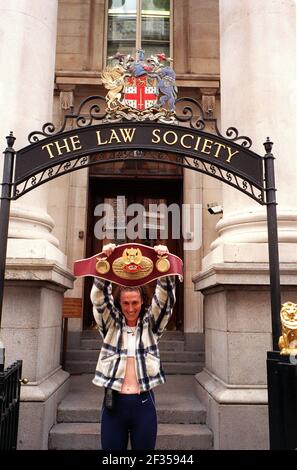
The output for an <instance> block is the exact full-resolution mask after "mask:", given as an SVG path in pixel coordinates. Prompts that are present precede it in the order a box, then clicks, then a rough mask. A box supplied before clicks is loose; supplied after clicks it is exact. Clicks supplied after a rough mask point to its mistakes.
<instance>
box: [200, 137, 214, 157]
mask: <svg viewBox="0 0 297 470" xmlns="http://www.w3.org/2000/svg"><path fill="white" fill-rule="evenodd" d="M208 142H210V145H209V143H208ZM212 144H213V140H210V139H205V141H204V143H203V147H202V149H201V153H206V154H207V155H209V154H210V151H211V146H212ZM205 149H209V152H206V151H205Z"/></svg>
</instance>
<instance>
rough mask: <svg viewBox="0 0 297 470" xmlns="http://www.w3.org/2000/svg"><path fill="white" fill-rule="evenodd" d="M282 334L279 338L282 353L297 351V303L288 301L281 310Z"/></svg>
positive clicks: (294, 352)
mask: <svg viewBox="0 0 297 470" xmlns="http://www.w3.org/2000/svg"><path fill="white" fill-rule="evenodd" d="M280 316H281V322H282V336H281V337H280V338H279V342H278V345H279V348H280V349H281V354H296V353H297V304H294V303H293V302H286V303H284V304H283V305H282V309H281V312H280Z"/></svg>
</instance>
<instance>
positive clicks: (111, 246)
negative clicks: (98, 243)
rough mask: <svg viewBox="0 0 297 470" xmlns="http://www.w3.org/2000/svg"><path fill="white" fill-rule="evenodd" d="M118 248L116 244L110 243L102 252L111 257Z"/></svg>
mask: <svg viewBox="0 0 297 470" xmlns="http://www.w3.org/2000/svg"><path fill="white" fill-rule="evenodd" d="M115 248H116V245H115V244H114V243H108V244H107V245H104V246H103V248H102V252H103V253H104V254H105V256H107V257H108V256H110V255H111V254H112V253H113V252H114V250H115Z"/></svg>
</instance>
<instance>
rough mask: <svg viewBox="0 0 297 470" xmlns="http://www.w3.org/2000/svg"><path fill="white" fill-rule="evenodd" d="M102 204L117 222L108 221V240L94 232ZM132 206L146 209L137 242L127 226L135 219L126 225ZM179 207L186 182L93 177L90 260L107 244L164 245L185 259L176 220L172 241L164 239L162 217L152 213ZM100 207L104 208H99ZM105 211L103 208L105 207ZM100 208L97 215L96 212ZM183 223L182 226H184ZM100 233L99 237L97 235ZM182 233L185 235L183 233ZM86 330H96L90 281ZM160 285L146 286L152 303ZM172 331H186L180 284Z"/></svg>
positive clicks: (86, 288)
mask: <svg viewBox="0 0 297 470" xmlns="http://www.w3.org/2000/svg"><path fill="white" fill-rule="evenodd" d="M101 204H108V207H112V208H113V211H112V214H113V216H114V220H109V219H108V218H107V219H106V220H107V223H106V225H107V227H106V230H107V231H106V237H105V238H104V239H102V237H101V238H98V233H97V232H96V230H94V228H95V226H96V223H97V222H98V221H99V219H100V218H101V220H102V215H103V214H102V212H101V210H100V211H99V212H100V216H98V215H95V214H96V213H97V214H98V206H99V205H101ZM131 204H140V205H142V206H143V207H144V209H145V216H144V220H145V227H144V230H143V236H142V237H137V238H136V239H130V238H129V233H127V231H126V223H127V222H129V220H131V219H132V218H133V217H132V216H127V218H126V220H125V222H124V223H122V224H121V221H122V220H123V219H122V217H123V215H124V214H125V213H126V209H127V207H128V206H130V205H131ZM159 204H165V205H167V206H170V205H171V204H177V205H178V206H179V207H181V204H182V179H181V178H179V179H174V180H171V179H163V178H158V179H157V178H151V179H135V178H127V179H122V178H121V179H118V178H102V176H101V177H98V176H90V178H89V201H88V223H87V227H88V230H87V245H86V256H87V257H90V256H93V255H94V254H95V253H99V252H101V251H102V246H103V244H106V243H116V244H122V243H129V242H135V243H142V244H144V245H149V246H154V245H156V244H159V243H164V244H166V245H167V246H168V249H169V251H170V252H171V253H174V254H176V255H177V256H179V257H181V258H183V240H182V239H181V238H178V239H176V238H173V236H172V223H171V222H172V220H171V217H170V215H169V220H168V239H162V238H161V235H162V231H161V229H162V223H163V221H162V218H161V217H160V214H159V213H157V212H156V213H152V211H150V210H149V209H150V208H152V207H154V206H152V205H159ZM99 207H100V206H99ZM101 207H102V206H101ZM96 208H97V211H96ZM181 222H182V221H181V220H180V224H181ZM95 232H96V233H95ZM152 233H153V234H154V235H155V236H154V238H152ZM180 233H181V231H180ZM84 283H85V284H84V318H83V324H84V329H87V328H92V326H93V325H94V323H93V314H92V304H91V301H90V291H91V287H92V283H93V279H92V278H89V277H86V278H85V279H84ZM155 285H156V281H153V282H151V283H149V284H147V286H145V291H146V294H147V296H148V298H149V300H150V299H151V297H152V295H153V292H154V289H155ZM117 290H118V288H117V286H114V287H113V292H114V295H116V294H117ZM167 329H169V330H182V329H183V286H182V284H180V283H179V282H178V283H177V303H176V305H175V307H174V311H173V315H172V318H171V320H170V322H169V324H168V327H167Z"/></svg>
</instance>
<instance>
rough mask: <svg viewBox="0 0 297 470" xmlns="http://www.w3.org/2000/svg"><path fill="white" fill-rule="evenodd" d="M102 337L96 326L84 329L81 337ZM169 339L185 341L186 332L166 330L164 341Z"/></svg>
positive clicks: (163, 336)
mask: <svg viewBox="0 0 297 470" xmlns="http://www.w3.org/2000/svg"><path fill="white" fill-rule="evenodd" d="M96 338H100V334H99V332H98V330H97V329H96V328H93V329H92V330H83V332H82V334H81V339H82V340H83V339H96ZM164 340H165V341H167V340H176V341H177V340H179V341H183V340H184V333H183V332H182V331H168V330H166V331H164V333H163V335H162V341H164Z"/></svg>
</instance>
